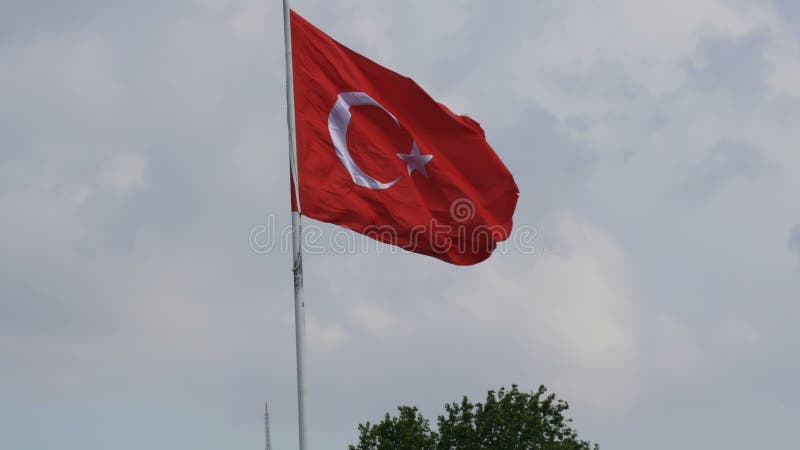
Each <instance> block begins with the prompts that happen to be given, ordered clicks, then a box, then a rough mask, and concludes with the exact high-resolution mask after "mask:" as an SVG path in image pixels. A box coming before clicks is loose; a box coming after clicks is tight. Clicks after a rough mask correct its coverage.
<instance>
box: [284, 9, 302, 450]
mask: <svg viewBox="0 0 800 450" xmlns="http://www.w3.org/2000/svg"><path fill="white" fill-rule="evenodd" d="M290 11H291V9H290V6H289V0H283V37H284V43H285V44H286V120H287V123H288V125H289V167H290V170H291V174H292V183H293V186H292V187H293V188H294V189H293V192H294V197H295V198H294V199H293V200H294V202H295V205H297V209H298V211H292V251H293V253H294V261H293V266H292V272H293V273H294V330H295V349H296V351H297V424H298V431H299V435H300V450H308V430H307V423H308V420H307V419H308V416H307V408H306V403H307V402H306V397H307V393H306V378H305V365H306V364H305V347H306V343H305V342H306V313H305V303H304V302H303V249H302V246H301V236H302V228H301V227H302V223H301V218H300V212H299V211H300V198H299V193H300V189H298V182H297V180H298V178H297V135H296V133H295V116H294V78H293V71H292V23H291V14H290Z"/></svg>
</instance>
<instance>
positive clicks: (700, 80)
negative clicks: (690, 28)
mask: <svg viewBox="0 0 800 450" xmlns="http://www.w3.org/2000/svg"><path fill="white" fill-rule="evenodd" d="M769 39H770V34H769V32H768V31H766V30H758V31H754V32H752V33H750V34H747V35H745V36H741V37H737V38H734V39H730V38H716V37H711V38H707V39H704V40H703V41H702V45H701V48H700V52H699V58H698V60H697V62H695V63H694V64H693V65H692V66H690V68H689V81H690V83H691V84H692V85H693V87H695V88H697V89H700V90H702V91H714V90H719V89H725V90H728V91H729V92H735V93H736V94H735V95H736V98H738V99H743V100H748V99H750V98H752V97H755V96H757V95H758V94H759V93H760V92H761V90H762V89H763V83H764V81H763V77H764V70H765V64H764V50H765V49H766V48H767V46H768V44H769Z"/></svg>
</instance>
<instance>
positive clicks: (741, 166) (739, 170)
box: [678, 139, 777, 201]
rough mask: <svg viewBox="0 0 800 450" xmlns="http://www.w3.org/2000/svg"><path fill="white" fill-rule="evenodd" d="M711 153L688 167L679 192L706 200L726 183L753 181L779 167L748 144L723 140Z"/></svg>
mask: <svg viewBox="0 0 800 450" xmlns="http://www.w3.org/2000/svg"><path fill="white" fill-rule="evenodd" d="M709 153H710V154H709V155H708V156H707V157H706V158H705V159H703V160H702V161H699V162H698V163H696V164H694V165H692V166H691V167H688V168H687V169H686V170H685V176H684V180H683V182H682V184H681V186H680V187H679V188H678V192H679V193H680V195H681V196H683V197H684V198H686V199H687V200H692V201H698V200H703V199H706V198H708V197H709V196H710V195H712V194H714V193H715V192H716V191H718V190H719V189H721V188H722V187H724V186H725V185H726V184H727V183H730V182H733V181H735V180H737V179H744V180H753V179H754V178H756V177H758V176H760V175H764V174H769V173H774V172H775V171H776V170H777V167H776V165H775V163H774V162H772V161H769V160H767V159H765V158H764V155H763V154H762V153H761V152H760V151H759V150H758V149H757V148H755V147H753V146H752V145H748V144H745V143H741V142H732V141H728V140H724V139H723V140H721V141H719V142H717V143H716V144H715V145H714V146H713V147H711V149H710V152H709Z"/></svg>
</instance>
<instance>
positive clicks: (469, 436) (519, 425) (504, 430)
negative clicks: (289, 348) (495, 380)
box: [350, 385, 599, 450]
mask: <svg viewBox="0 0 800 450" xmlns="http://www.w3.org/2000/svg"><path fill="white" fill-rule="evenodd" d="M568 408H569V405H568V404H567V402H565V401H563V400H560V399H558V398H556V396H555V394H551V393H548V392H547V389H546V388H545V387H544V386H541V387H539V390H538V391H536V392H522V391H520V390H519V389H518V388H517V386H516V385H514V386H512V387H511V389H510V390H508V389H506V388H500V389H499V390H498V391H489V393H488V394H487V396H486V401H485V402H482V403H481V402H478V403H474V404H473V403H472V402H470V401H469V399H468V398H467V397H464V398H463V399H462V400H461V402H460V403H450V404H447V405H445V414H443V415H441V416H439V418H438V431H434V430H432V429H431V427H430V425H429V422H428V420H427V419H425V418H424V417H423V416H422V415H421V414H420V413H419V410H418V409H417V408H416V407H409V406H401V407H399V408H398V411H399V412H400V414H399V416H397V417H392V416H390V415H389V414H388V413H387V414H386V416H385V417H384V419H383V420H382V421H381V422H380V423H377V424H371V423H369V422H367V423H365V424H362V425H359V426H358V431H359V441H358V445H356V446H353V445H351V446H350V450H592V449H594V450H597V449H598V448H599V447H598V446H597V445H596V444H595V445H594V447H592V445H591V444H590V443H589V442H586V441H582V440H579V439H578V435H577V433H576V432H575V430H573V429H572V428H571V427H570V423H571V422H572V419H569V418H567V417H565V416H564V413H565V411H567V409H568Z"/></svg>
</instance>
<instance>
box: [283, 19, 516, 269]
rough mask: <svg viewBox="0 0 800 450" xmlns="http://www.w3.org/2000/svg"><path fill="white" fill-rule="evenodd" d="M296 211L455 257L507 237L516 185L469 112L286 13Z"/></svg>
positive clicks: (478, 257)
mask: <svg viewBox="0 0 800 450" xmlns="http://www.w3.org/2000/svg"><path fill="white" fill-rule="evenodd" d="M291 27H292V52H293V58H292V64H293V67H294V98H295V118H296V123H297V162H298V185H299V193H300V195H299V200H300V205H299V207H300V208H301V212H302V214H303V215H304V216H307V217H311V218H313V219H316V220H320V221H323V222H329V223H333V224H337V225H340V226H343V227H346V228H349V229H351V230H353V231H356V232H358V233H361V234H363V235H366V236H369V237H371V238H373V239H376V240H378V241H381V242H384V243H387V244H391V245H396V246H399V247H401V248H403V249H406V250H408V251H411V252H416V253H421V254H425V255H429V256H433V257H436V258H439V259H441V260H443V261H446V262H449V263H453V264H458V265H470V264H475V263H478V262H480V261H483V260H485V259H486V258H488V257H489V256H490V255H491V253H492V251H493V250H494V249H495V248H496V246H497V243H498V242H500V241H503V240H505V239H507V238H508V237H509V235H510V233H511V228H512V216H513V214H514V209H515V207H516V203H517V197H518V192H519V191H518V189H517V185H516V183H515V182H514V179H513V177H512V176H511V173H510V172H509V170H508V169H507V168H506V166H505V165H504V164H503V162H502V161H501V160H500V158H499V157H498V156H497V155H496V154H495V152H494V150H492V148H491V146H490V145H489V144H488V142H487V141H486V138H485V136H484V133H483V130H482V129H481V127H480V125H479V124H478V123H477V122H475V121H474V120H472V119H470V118H468V117H466V116H458V115H455V114H453V113H452V112H451V111H450V110H449V109H447V107H445V106H444V105H441V104H439V103H437V102H436V101H434V100H433V99H432V98H431V97H430V96H429V95H428V94H426V93H425V91H423V90H422V88H420V87H419V86H418V85H417V84H416V83H415V82H414V81H413V80H411V79H410V78H406V77H404V76H401V75H399V74H397V73H395V72H393V71H391V70H389V69H386V68H384V67H382V66H380V65H378V64H376V63H374V62H372V61H370V60H369V59H367V58H365V57H363V56H361V55H359V54H358V53H355V52H354V51H352V50H350V49H348V48H347V47H345V46H343V45H342V44H340V43H338V42H336V41H335V40H333V39H332V38H331V37H329V36H327V35H326V34H325V33H323V32H322V31H320V30H319V29H317V28H316V27H314V26H313V25H311V24H310V23H309V22H308V21H306V20H305V19H303V18H302V17H300V16H299V15H298V14H297V13H295V12H292V15H291Z"/></svg>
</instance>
